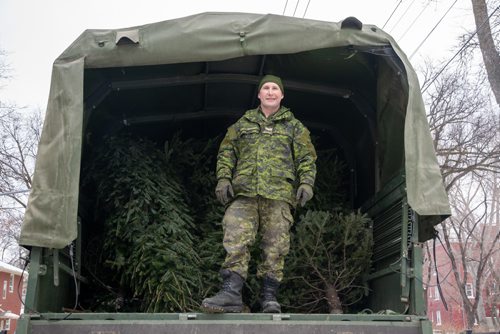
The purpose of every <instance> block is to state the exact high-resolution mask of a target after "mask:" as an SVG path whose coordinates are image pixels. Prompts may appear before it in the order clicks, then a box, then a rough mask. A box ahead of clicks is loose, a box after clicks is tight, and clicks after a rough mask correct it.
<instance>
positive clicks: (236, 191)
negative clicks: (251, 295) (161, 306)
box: [202, 75, 316, 313]
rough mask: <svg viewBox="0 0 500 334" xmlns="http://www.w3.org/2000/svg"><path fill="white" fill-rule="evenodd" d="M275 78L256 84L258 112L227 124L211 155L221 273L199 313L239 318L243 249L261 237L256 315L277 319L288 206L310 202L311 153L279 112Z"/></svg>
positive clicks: (303, 134)
mask: <svg viewBox="0 0 500 334" xmlns="http://www.w3.org/2000/svg"><path fill="white" fill-rule="evenodd" d="M283 97H284V90H283V84H282V82H281V79H280V78H278V77H276V76H273V75H266V76H264V78H263V79H262V80H261V81H260V84H259V93H258V98H259V100H260V106H259V107H258V108H256V109H251V110H248V111H247V112H246V113H245V114H244V115H243V117H241V118H240V119H239V120H238V121H237V122H236V123H235V124H233V125H231V126H230V127H229V128H228V130H227V134H226V136H225V138H224V139H223V141H222V143H221V145H220V148H219V153H218V156H217V179H218V183H217V187H216V190H215V193H216V196H217V198H218V199H219V201H220V202H221V203H222V204H224V205H226V212H225V215H224V219H223V222H222V223H223V229H224V241H223V243H224V248H225V250H226V252H227V255H226V259H225V261H224V263H223V265H222V269H221V271H220V274H221V277H222V279H223V284H222V288H221V290H220V291H219V292H218V293H217V294H216V295H215V296H214V297H211V298H205V299H204V300H203V302H202V308H203V309H204V310H205V311H206V312H211V313H222V312H241V311H242V309H243V302H242V296H241V290H242V288H243V284H244V281H245V279H246V278H247V271H248V262H249V260H250V253H249V246H251V245H252V244H253V242H254V241H255V238H256V234H257V233H260V235H261V236H262V242H261V245H260V247H261V249H262V262H261V263H260V264H259V266H258V269H257V277H260V278H262V279H263V288H262V294H261V306H262V311H263V312H265V313H280V312H281V306H280V304H279V303H278V301H277V299H276V295H277V290H278V287H279V284H280V281H281V280H282V278H283V265H284V259H285V256H286V255H287V254H288V251H289V248H290V227H291V225H292V224H293V217H292V214H291V211H290V210H291V208H292V207H295V206H296V204H297V203H298V204H300V205H301V206H304V205H305V203H306V202H307V201H308V200H310V199H311V198H312V196H313V185H314V179H315V177H316V164H315V163H316V151H315V149H314V146H313V145H312V143H311V139H310V136H309V131H308V130H307V128H306V127H305V126H304V125H303V124H302V123H301V122H300V121H298V120H297V119H296V118H295V117H294V116H293V114H292V112H291V111H290V110H289V109H288V108H285V107H283V106H281V100H282V99H283Z"/></svg>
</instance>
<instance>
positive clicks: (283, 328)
mask: <svg viewBox="0 0 500 334" xmlns="http://www.w3.org/2000/svg"><path fill="white" fill-rule="evenodd" d="M431 331H432V329H431V323H430V322H429V320H428V319H427V318H425V317H419V316H407V315H385V314H359V315H358V314H345V315H342V314H341V315H338V314H335V315H330V314H314V315H312V314H310V315H306V314H252V313H247V314H203V313H149V314H146V313H73V314H71V315H69V314H65V313H42V314H32V315H27V314H25V315H23V316H22V318H21V319H20V322H19V329H18V332H20V333H32V334H52V333H58V334H97V333H99V334H137V333H140V334H153V333H155V334H156V333H177V334H183V333H204V334H212V333H213V334H216V333H220V334H224V333H256V334H257V333H259V334H266V333H283V334H298V333H308V334H312V333H314V334H323V333H324V334H326V333H328V334H332V333H343V334H348V333H349V334H361V333H370V334H377V333H380V334H382V333H384V334H389V333H391V334H392V333H405V334H414V333H415V334H416V333H429V332H431Z"/></svg>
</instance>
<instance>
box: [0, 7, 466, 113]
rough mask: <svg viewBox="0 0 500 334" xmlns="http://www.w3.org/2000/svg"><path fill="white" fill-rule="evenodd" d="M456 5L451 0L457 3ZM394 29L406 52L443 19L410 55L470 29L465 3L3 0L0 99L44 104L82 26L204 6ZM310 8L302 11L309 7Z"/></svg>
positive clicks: (448, 48)
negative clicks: (57, 63)
mask: <svg viewBox="0 0 500 334" xmlns="http://www.w3.org/2000/svg"><path fill="white" fill-rule="evenodd" d="M455 2H456V3H455ZM398 4H399V7H397V10H396V12H395V13H394V15H393V17H392V18H391V20H389V22H388V23H387V25H386V27H385V28H384V30H385V31H386V32H389V33H391V34H392V36H393V37H394V38H395V39H396V40H397V41H398V43H399V45H400V46H401V48H402V49H403V50H404V51H405V52H406V54H407V55H408V56H409V55H411V54H412V53H413V51H414V50H415V49H416V48H417V47H418V45H419V44H420V43H421V42H422V41H423V40H424V38H425V37H426V36H427V34H428V33H429V32H430V31H431V30H432V29H433V27H434V25H435V24H436V23H437V22H438V21H439V20H440V19H441V17H442V16H443V14H444V13H445V12H446V11H447V10H448V9H449V8H450V7H451V6H452V5H453V4H454V5H453V6H452V9H451V10H450V11H449V13H448V14H447V16H446V17H445V18H444V19H443V20H442V22H441V23H440V24H439V26H438V27H437V28H436V29H435V31H434V32H433V33H432V34H431V35H430V37H429V38H428V39H427V41H426V42H425V43H424V44H423V46H422V47H421V48H420V49H419V52H418V53H417V54H416V55H415V56H414V57H413V58H412V63H413V64H414V66H418V65H419V64H421V63H422V61H423V59H426V58H428V59H445V58H446V57H451V56H452V55H453V51H452V49H453V47H454V46H455V45H456V44H457V38H458V36H459V35H460V34H463V33H465V32H467V31H474V22H473V17H472V9H471V5H470V0H458V1H457V0H378V1H374V0H364V1H359V0H344V1H335V0H288V1H287V0H267V1H264V0H224V1H222V0H181V1H173V0H163V1H160V0H158V1H150V0H141V1H129V0H120V1H115V0H84V1H76V0H73V1H72V0H47V1H37V0H31V1H28V0H0V50H3V51H4V52H6V53H7V58H6V60H7V63H8V64H9V66H10V68H11V69H12V71H11V73H10V74H11V79H10V80H9V81H8V82H6V83H4V85H3V87H1V89H0V101H3V102H8V103H14V104H16V105H18V106H27V107H28V109H30V108H40V109H42V110H44V109H45V107H46V103H47V98H48V92H49V85H50V73H51V68H52V63H53V61H54V60H55V59H56V58H57V57H58V56H59V55H60V54H61V53H62V52H63V51H64V50H65V49H66V48H67V47H68V46H69V45H70V44H71V43H72V42H73V41H74V40H75V39H76V38H77V37H78V36H79V35H80V34H81V33H82V32H83V31H84V30H85V29H104V28H111V29H114V28H125V27H129V26H135V25H142V24H147V23H152V22H158V21H163V20H168V19H172V18H177V17H183V16H188V15H192V14H197V13H201V12H207V11H217V12H220V11H223V12H248V13H263V14H267V13H270V14H277V15H282V14H283V12H284V9H285V5H286V11H285V13H284V14H285V15H287V16H294V12H295V16H297V17H302V16H303V15H304V13H305V17H306V18H310V19H316V20H325V21H333V22H338V21H341V20H343V19H344V18H346V17H348V16H355V17H357V18H358V19H360V20H361V21H362V22H363V23H368V24H374V25H377V26H378V27H380V28H382V27H383V26H384V24H385V23H386V21H387V20H388V18H389V17H390V15H391V13H392V12H393V10H394V9H395V8H396V6H397V5H398ZM306 7H307V12H306Z"/></svg>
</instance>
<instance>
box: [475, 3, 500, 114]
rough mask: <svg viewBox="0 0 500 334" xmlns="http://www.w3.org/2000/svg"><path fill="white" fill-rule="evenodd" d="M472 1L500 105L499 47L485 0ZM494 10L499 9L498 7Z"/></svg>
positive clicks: (480, 42) (485, 59)
mask: <svg viewBox="0 0 500 334" xmlns="http://www.w3.org/2000/svg"><path fill="white" fill-rule="evenodd" d="M471 1H472V10H473V12H474V21H475V23H476V31H477V36H478V39H479V48H480V49H481V54H482V56H483V61H484V65H485V67H486V72H487V73H488V80H489V82H490V85H491V90H492V91H493V94H494V96H495V99H496V101H497V104H498V105H499V106H500V54H499V53H498V48H496V47H495V39H494V37H493V33H492V29H491V26H490V22H489V21H490V20H489V17H488V7H487V5H486V1H485V0H471ZM497 5H498V3H497ZM494 10H495V11H497V10H498V7H497V8H495V9H494ZM492 14H493V13H492Z"/></svg>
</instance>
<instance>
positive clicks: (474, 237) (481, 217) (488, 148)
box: [424, 58, 500, 328]
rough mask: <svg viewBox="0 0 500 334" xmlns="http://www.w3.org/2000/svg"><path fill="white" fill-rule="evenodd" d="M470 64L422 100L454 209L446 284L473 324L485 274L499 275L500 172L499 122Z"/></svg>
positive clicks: (429, 76)
mask: <svg viewBox="0 0 500 334" xmlns="http://www.w3.org/2000/svg"><path fill="white" fill-rule="evenodd" d="M468 64H470V62H467V61H464V58H462V59H461V60H460V61H458V62H456V63H454V64H453V67H451V68H450V69H449V70H448V71H446V72H443V73H442V75H441V76H440V77H439V78H438V79H437V80H435V81H434V82H433V85H432V89H430V90H428V91H427V92H426V96H425V98H426V101H428V109H429V114H428V120H429V126H430V129H431V132H432V134H433V139H434V147H435V150H436V154H437V156H438V160H439V162H440V165H441V169H442V173H443V177H444V181H445V185H446V190H447V191H448V195H449V198H450V204H451V206H452V211H453V216H452V217H451V218H449V219H447V220H445V221H444V222H443V223H442V224H441V232H442V235H443V236H444V240H445V248H446V251H447V254H448V257H449V261H450V264H451V272H450V274H451V275H452V277H453V280H448V282H453V283H454V284H455V286H454V288H455V290H456V291H458V294H457V295H458V296H459V299H460V302H461V304H462V306H463V309H464V311H465V314H466V317H467V326H468V328H472V326H473V325H474V323H475V320H476V319H479V318H481V317H479V316H478V315H479V313H480V314H482V313H484V308H483V307H484V304H483V302H482V291H483V290H484V289H485V285H486V284H487V278H488V277H490V276H491V275H498V272H495V270H493V269H494V268H495V267H494V266H492V265H491V263H493V262H494V263H497V262H496V261H497V258H498V256H500V254H499V252H500V250H499V247H498V242H499V237H500V236H499V228H498V226H499V225H500V221H499V220H498V215H499V204H498V190H495V189H498V183H497V181H498V175H499V173H500V135H499V124H500V123H499V116H498V115H497V114H496V113H495V112H494V106H493V105H492V104H491V100H490V98H489V95H488V91H487V90H486V89H484V87H487V85H485V83H486V82H487V81H486V76H485V74H484V73H482V72H481V71H478V72H474V71H473V70H474V68H473V67H472V66H471V65H468ZM435 73H436V70H435V67H433V66H431V65H428V66H427V69H426V71H425V75H424V77H425V79H424V81H426V82H428V80H429V82H430V80H434V78H435ZM428 255H430V252H428ZM428 263H429V265H430V264H431V262H428ZM429 272H430V270H429ZM428 279H430V276H428ZM467 284H473V286H474V290H475V291H476V294H475V295H474V297H473V298H471V294H470V293H468V291H466V285H467ZM467 286H468V285H467ZM445 291H446V290H445ZM447 298H452V296H447Z"/></svg>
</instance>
